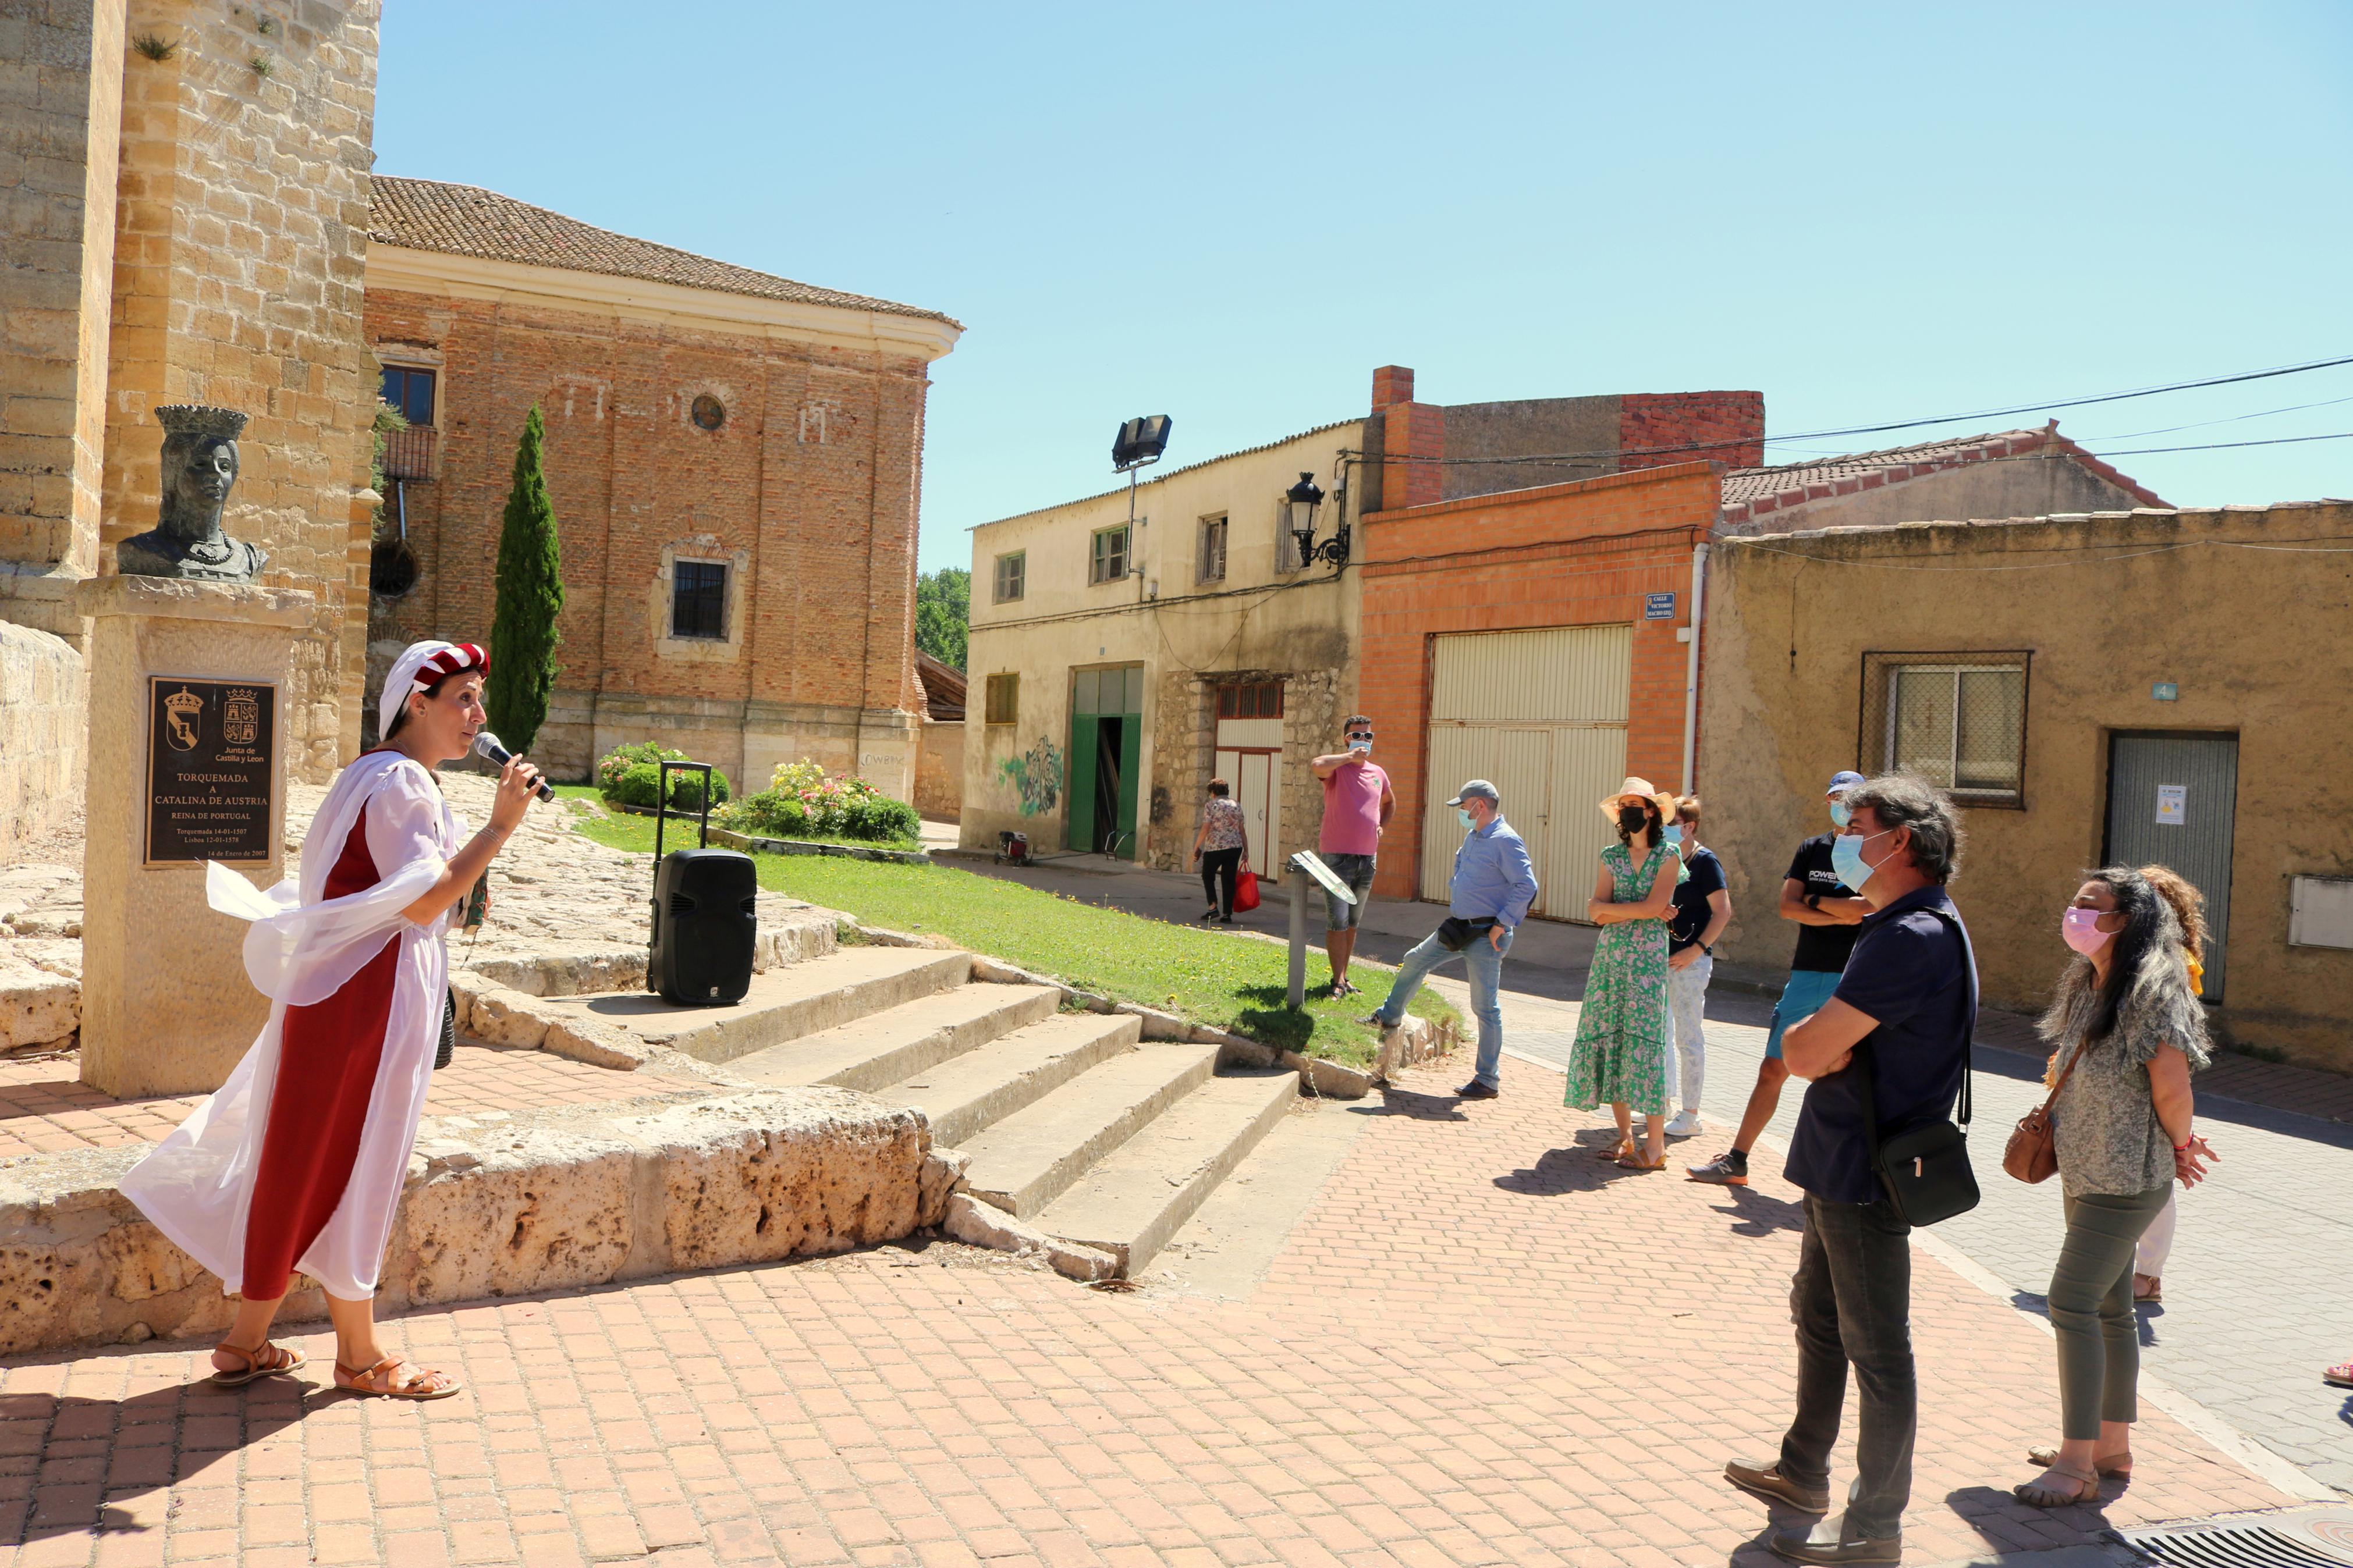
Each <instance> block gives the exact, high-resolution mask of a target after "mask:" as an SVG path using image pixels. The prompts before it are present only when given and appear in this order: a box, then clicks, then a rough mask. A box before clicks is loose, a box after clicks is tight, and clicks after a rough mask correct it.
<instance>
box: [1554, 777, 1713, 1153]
mask: <svg viewBox="0 0 2353 1568" xmlns="http://www.w3.org/2000/svg"><path fill="white" fill-rule="evenodd" d="M1601 814H1602V815H1603V816H1606V817H1608V818H1609V820H1610V822H1611V824H1612V825H1613V826H1615V827H1616V828H1617V829H1618V842H1617V843H1615V844H1612V845H1610V846H1609V847H1608V848H1606V849H1604V850H1602V852H1601V869H1600V875H1599V878H1598V879H1596V880H1595V882H1594V886H1593V900H1592V902H1591V903H1589V904H1588V905H1587V906H1586V914H1587V917H1588V919H1590V920H1591V921H1593V923H1594V924H1596V925H1598V926H1599V927H1600V928H1601V938H1600V940H1599V942H1596V943H1594V947H1593V963H1592V967H1591V968H1590V969H1588V971H1587V972H1586V977H1585V1000H1584V1002H1583V1004H1582V1005H1580V1007H1579V1009H1578V1012H1577V1043H1576V1045H1575V1046H1573V1047H1570V1050H1569V1053H1568V1093H1567V1102H1568V1103H1569V1104H1570V1105H1573V1106H1575V1107H1576V1108H1577V1110H1593V1109H1594V1108H1595V1107H1596V1106H1599V1105H1600V1104H1602V1103H1604V1102H1605V1101H1606V1102H1607V1103H1608V1104H1609V1109H1610V1111H1611V1112H1612V1114H1614V1115H1615V1116H1616V1117H1617V1118H1618V1141H1617V1142H1615V1143H1613V1144H1612V1145H1610V1147H1609V1150H1608V1151H1607V1157H1608V1158H1610V1159H1613V1160H1615V1161H1617V1163H1619V1164H1620V1165H1622V1166H1624V1167H1625V1168H1626V1169H1628V1170H1630V1171H1660V1170H1664V1169H1665V1168H1666V1163H1667V1131H1666V1128H1667V1048H1668V1044H1669V1040H1670V1038H1671V1037H1672V1025H1671V1023H1670V1022H1669V1014H1668V1009H1667V923H1668V921H1671V920H1672V918H1673V916H1674V899H1675V883H1676V882H1677V880H1679V879H1681V878H1683V877H1684V876H1688V875H1689V874H1690V873H1688V872H1687V871H1685V870H1684V869H1683V861H1682V859H1681V858H1679V857H1677V855H1676V854H1675V852H1674V848H1673V847H1672V845H1671V844H1669V843H1668V841H1667V834H1668V831H1669V829H1668V827H1667V825H1668V824H1669V823H1672V821H1674V816H1675V801H1674V796H1672V795H1663V794H1662V793H1660V792H1659V791H1657V790H1654V789H1652V788H1651V783H1650V781H1649V780H1648V779H1639V778H1629V779H1628V780H1627V781H1626V782H1625V783H1624V784H1620V786H1619V788H1618V792H1617V793H1616V794H1615V795H1610V796H1609V798H1608V799H1606V800H1604V801H1603V802H1601ZM1638 1110H1639V1111H1641V1113H1642V1118H1643V1122H1644V1132H1645V1136H1644V1138H1643V1141H1642V1142H1641V1144H1640V1145H1639V1146H1638V1145H1637V1144H1636V1143H1635V1142H1634V1131H1633V1113H1634V1112H1635V1111H1638Z"/></svg>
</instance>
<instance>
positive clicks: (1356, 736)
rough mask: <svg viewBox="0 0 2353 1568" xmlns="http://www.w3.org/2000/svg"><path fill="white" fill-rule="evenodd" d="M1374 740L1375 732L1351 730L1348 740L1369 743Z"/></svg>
mask: <svg viewBox="0 0 2353 1568" xmlns="http://www.w3.org/2000/svg"><path fill="white" fill-rule="evenodd" d="M1372 738H1373V732H1372V731H1370V730H1351V731H1348V739H1350V740H1351V741H1369V740H1371V739H1372Z"/></svg>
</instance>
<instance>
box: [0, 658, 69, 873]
mask: <svg viewBox="0 0 2353 1568" xmlns="http://www.w3.org/2000/svg"><path fill="white" fill-rule="evenodd" d="M89 703H90V687H89V682H88V680H87V679H86V678H85V677H84V675H83V673H82V662H81V656H80V655H79V654H78V653H76V652H75V651H74V650H73V649H72V648H71V647H68V646H67V645H66V643H65V641H64V639H63V638H61V637H56V636H53V635H52V634H50V633H48V632H44V631H37V630H35V629H34V628H32V627H30V626H12V625H10V624H9V623H7V622H5V621H0V865H5V864H6V863H7V862H9V861H11V860H14V859H16V858H17V855H18V853H19V850H20V848H21V847H22V846H23V845H25V844H26V842H28V841H29V840H32V839H35V838H37V837H41V836H42V835H43V834H45V833H47V831H48V830H49V829H50V828H51V827H53V826H56V825H57V823H58V821H59V820H60V819H61V818H63V817H65V816H69V815H70V814H71V812H72V810H73V807H74V805H76V803H78V802H79V800H80V798H81V788H82V772H83V763H84V755H85V752H86V751H87V748H88V745H89V739H90V721H89V717H88V711H87V710H88V708H89Z"/></svg>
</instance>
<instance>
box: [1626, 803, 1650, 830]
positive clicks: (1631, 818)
mask: <svg viewBox="0 0 2353 1568" xmlns="http://www.w3.org/2000/svg"><path fill="white" fill-rule="evenodd" d="M1650 825H1651V814H1650V813H1649V812H1647V811H1644V810H1643V809H1642V808H1641V806H1639V805H1621V806H1620V807H1619V808H1618V826H1620V827H1621V828H1623V829H1625V830H1626V831H1627V832H1629V833H1640V832H1641V831H1642V829H1644V828H1645V827H1648V826H1650Z"/></svg>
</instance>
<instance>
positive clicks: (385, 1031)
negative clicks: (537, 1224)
mask: <svg viewBox="0 0 2353 1568" xmlns="http://www.w3.org/2000/svg"><path fill="white" fill-rule="evenodd" d="M488 667H489V660H488V659H487V658H485V657H484V656H483V653H482V650H481V649H480V647H476V646H475V645H473V644H471V643H464V644H451V643H444V642H426V643H418V644H417V645H415V646H414V647H410V648H409V649H408V650H407V651H406V652H405V653H403V654H402V655H401V657H400V658H399V659H398V660H396V662H395V663H394V665H393V667H392V669H391V672H390V673H389V674H388V675H387V676H386V677H385V694H384V697H383V699H382V700H381V701H380V702H379V704H378V706H377V713H378V717H379V721H380V722H379V732H380V733H382V734H383V736H384V737H385V739H384V742H383V743H382V745H380V746H379V747H378V748H377V749H376V750H375V751H373V752H367V753H365V754H364V755H363V756H361V757H360V758H359V759H358V760H357V761H356V762H354V763H352V764H351V766H349V767H347V768H345V769H344V770H343V772H342V773H340V774H338V775H337V777H336V779H335V783H334V784H333V786H332V788H331V789H330V790H329V791H328V792H327V798H326V800H325V801H324V802H322V804H321V805H320V807H319V814H318V816H316V817H314V818H313V819H312V820H311V831H310V832H309V834H308V835H307V836H306V837H304V838H303V841H302V867H301V879H300V881H299V883H298V882H296V881H293V880H289V881H285V882H280V884H279V885H278V886H277V887H275V888H273V889H270V890H269V892H267V893H261V892H258V891H256V890H255V889H254V888H253V887H252V886H251V885H250V884H249V883H247V882H246V881H244V880H243V879H240V878H238V877H237V876H236V875H235V874H234V873H232V872H230V871H228V870H227V868H224V867H221V866H218V865H215V866H212V867H209V868H207V870H206V875H207V877H208V879H209V882H208V886H207V892H208V894H209V896H210V899H211V901H212V904H213V907H214V908H215V909H216V910H221V911H222V912H224V913H227V914H233V915H237V916H238V917H240V918H242V919H246V920H249V921H253V928H252V930H250V931H248V932H247V933H246V941H245V966H246V973H248V975H249V976H251V978H252V980H253V983H254V984H255V986H256V987H257V988H258V989H259V990H260V991H261V992H262V993H263V994H265V995H267V996H269V998H270V1000H271V1003H272V1005H271V1007H270V1010H269V1023H268V1024H267V1025H265V1026H263V1028H262V1031H261V1034H260V1037H259V1038H258V1039H256V1040H255V1041H254V1043H253V1048H252V1049H251V1050H249V1051H248V1052H247V1053H246V1055H245V1059H244V1060H242V1061H241V1062H239V1063H238V1064H237V1070H236V1071H235V1072H233V1073H231V1074H230V1075H229V1079H228V1081H227V1083H226V1084H223V1085H222V1086H221V1088H220V1089H219V1090H218V1091H217V1092H216V1093H215V1094H213V1095H212V1096H211V1097H210V1098H209V1099H207V1100H205V1101H204V1103H202V1104H201V1105H199V1106H197V1107H196V1109H195V1111H193V1112H192V1113H190V1115H189V1117H188V1119H187V1121H185V1122H183V1123H181V1125H180V1126H179V1128H178V1129H177V1130H176V1131H174V1132H173V1133H172V1134H171V1136H170V1137H168V1138H166V1139H164V1142H162V1143H161V1144H160V1145H158V1146H157V1147H156V1149H155V1150H154V1152H153V1153H151V1154H149V1155H148V1156H147V1157H146V1158H145V1159H144V1160H142V1161H141V1162H140V1163H139V1164H138V1165H137V1166H135V1167H134V1168H133V1169H132V1172H131V1173H130V1174H129V1175H128V1176H126V1177H125V1178H124V1179H123V1183H122V1192H123V1194H124V1195H125V1196H126V1197H128V1198H130V1199H131V1201H132V1202H133V1203H134V1204H136V1205H139V1207H140V1209H141V1210H142V1212H143V1213H144V1214H145V1215H147V1217H148V1218H149V1219H151V1220H153V1221H154V1222H155V1225H156V1227H157V1228H158V1229H160V1230H162V1231H163V1233H164V1235H165V1236H168V1237H171V1238H172V1239H173V1240H174V1242H177V1243H178V1244H179V1245H180V1246H181V1247H184V1248H185V1249H186V1251H187V1252H188V1253H189V1254H190V1255H191V1256H192V1257H194V1258H195V1259H196V1261H197V1262H199V1263H201V1264H203V1265H204V1266H205V1267H206V1268H209V1269H211V1270H212V1271H213V1272H214V1273H215V1274H217V1275H218V1276H220V1279H221V1284H222V1289H224V1291H226V1292H227V1293H228V1294H230V1295H237V1296H241V1297H242V1298H243V1300H242V1301H241V1303H240V1304H239V1306H238V1308H237V1321H236V1322H235V1323H234V1324H233V1325H232V1327H231V1328H230V1330H229V1332H228V1337H227V1339H225V1340H223V1341H222V1342H221V1343H220V1345H219V1346H218V1347H217V1348H216V1350H215V1351H214V1352H213V1366H214V1368H215V1372H214V1377H213V1381H214V1382H216V1383H218V1384H227V1385H232V1386H233V1385H236V1384H244V1383H250V1382H252V1381H253V1380H254V1379H255V1378H258V1377H268V1376H270V1375H272V1374H273V1373H288V1372H291V1371H293V1370H294V1369H295V1368H296V1367H298V1366H301V1364H302V1356H301V1353H300V1352H296V1351H291V1350H288V1349H286V1348H285V1347H283V1346H280V1345H274V1344H271V1343H270V1342H269V1325H270V1323H271V1321H272V1320H274V1319H275V1318H276V1316H277V1314H278V1309H279V1307H280V1305H281V1304H283V1302H284V1300H285V1298H286V1291H287V1288H288V1285H289V1283H290V1277H291V1275H292V1273H293V1271H294V1270H296V1269H298V1268H299V1269H300V1270H301V1272H303V1273H305V1274H307V1275H309V1276H311V1278H312V1279H316V1280H318V1281H319V1283H320V1284H321V1285H322V1286H323V1287H324V1288H325V1289H326V1294H327V1310H328V1315H329V1316H330V1317H331V1318H332V1320H333V1321H334V1327H335V1386H336V1387H338V1388H343V1389H347V1390H350V1391H352V1392H353V1393H357V1394H383V1395H388V1396H391V1397H394V1398H398V1399H441V1398H446V1397H448V1395H450V1394H455V1393H457V1392H458V1389H459V1384H458V1382H457V1380H456V1379H454V1378H452V1377H450V1376H449V1375H448V1374H447V1373H439V1372H429V1371H424V1370H420V1369H416V1368H412V1367H409V1366H408V1365H407V1364H406V1363H404V1362H402V1361H401V1359H400V1358H399V1357H398V1356H396V1355H393V1354H391V1353H389V1352H386V1351H385V1348H384V1346H383V1345H382V1344H381V1343H380V1342H378V1341H377V1339H376V1332H375V1288H376V1280H377V1277H378V1275H379V1273H380V1272H381V1270H382V1268H383V1263H384V1252H385V1245H386V1244H387V1242H388V1241H389V1240H390V1238H391V1234H392V1220H393V1213H394V1210H395V1209H396V1207H397V1206H398V1205H399V1203H400V1192H401V1186H402V1184H403V1182H404V1180H405V1178H406V1173H407V1169H408V1155H409V1151H410V1149H411V1147H412V1146H413V1145H414V1144H415V1142H416V1141H417V1120H418V1119H419V1118H420V1117H421V1116H422V1115H423V1114H424V1111H425V1091H426V1088H427V1084H428V1082H429V1081H430V1079H431V1078H432V1074H433V1053H434V1049H435V1047H436V1046H437V1045H438V1043H439V1038H440V1033H441V1016H442V1008H443V1006H444V1005H445V1003H446V999H447V996H448V952H447V950H446V949H445V947H444V945H443V942H444V940H445V936H446V933H447V931H448V926H449V922H450V920H451V918H452V916H453V914H454V913H455V910H456V906H458V905H459V903H460V902H461V901H462V900H463V899H464V898H465V896H466V894H467V892H468V891H469V890H470V889H471V888H472V887H473V885H474V883H475V881H476V880H477V879H479V878H480V877H481V876H482V874H483V873H484V872H485V871H487V870H488V869H489V868H490V864H491V859H492V858H494V857H495V856H496V855H497V854H498V852H499V850H500V848H501V847H502V846H503V845H504V844H505V843H506V840H507V836H508V835H509V834H511V833H512V832H513V831H514V829H515V826H516V825H517V824H518V823H520V822H521V821H522V815H523V812H524V810H525V808H526V807H527V806H528V805H529V804H530V801H531V796H532V792H533V788H534V787H535V786H536V784H537V782H538V776H539V770H538V769H536V768H534V767H533V766H532V765H531V764H530V763H524V762H520V761H517V762H511V763H508V764H507V766H506V769H505V771H504V772H503V773H501V774H500V777H499V792H498V798H497V800H496V802H495V803H494V804H493V805H492V806H491V824H490V826H487V827H485V828H483V829H482V830H481V831H480V832H479V833H477V834H475V835H474V836H473V837H472V838H470V839H467V840H464V841H463V847H459V846H460V839H459V826H458V821H457V818H456V817H455V816H452V815H451V814H450V811H449V808H448V805H447V804H445V803H444V801H443V800H442V797H441V790H440V786H439V785H438V784H436V783H435V782H434V778H433V771H432V770H433V769H434V768H435V767H437V766H438V765H439V764H440V763H446V762H450V761H453V760H455V759H457V758H459V757H462V756H464V755H465V754H466V753H467V752H468V751H469V750H470V748H471V746H472V744H473V739H474V735H475V733H476V732H477V731H480V729H481V727H482V720H483V714H482V678H483V675H484V673H485V671H486V670H487V668H488Z"/></svg>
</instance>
